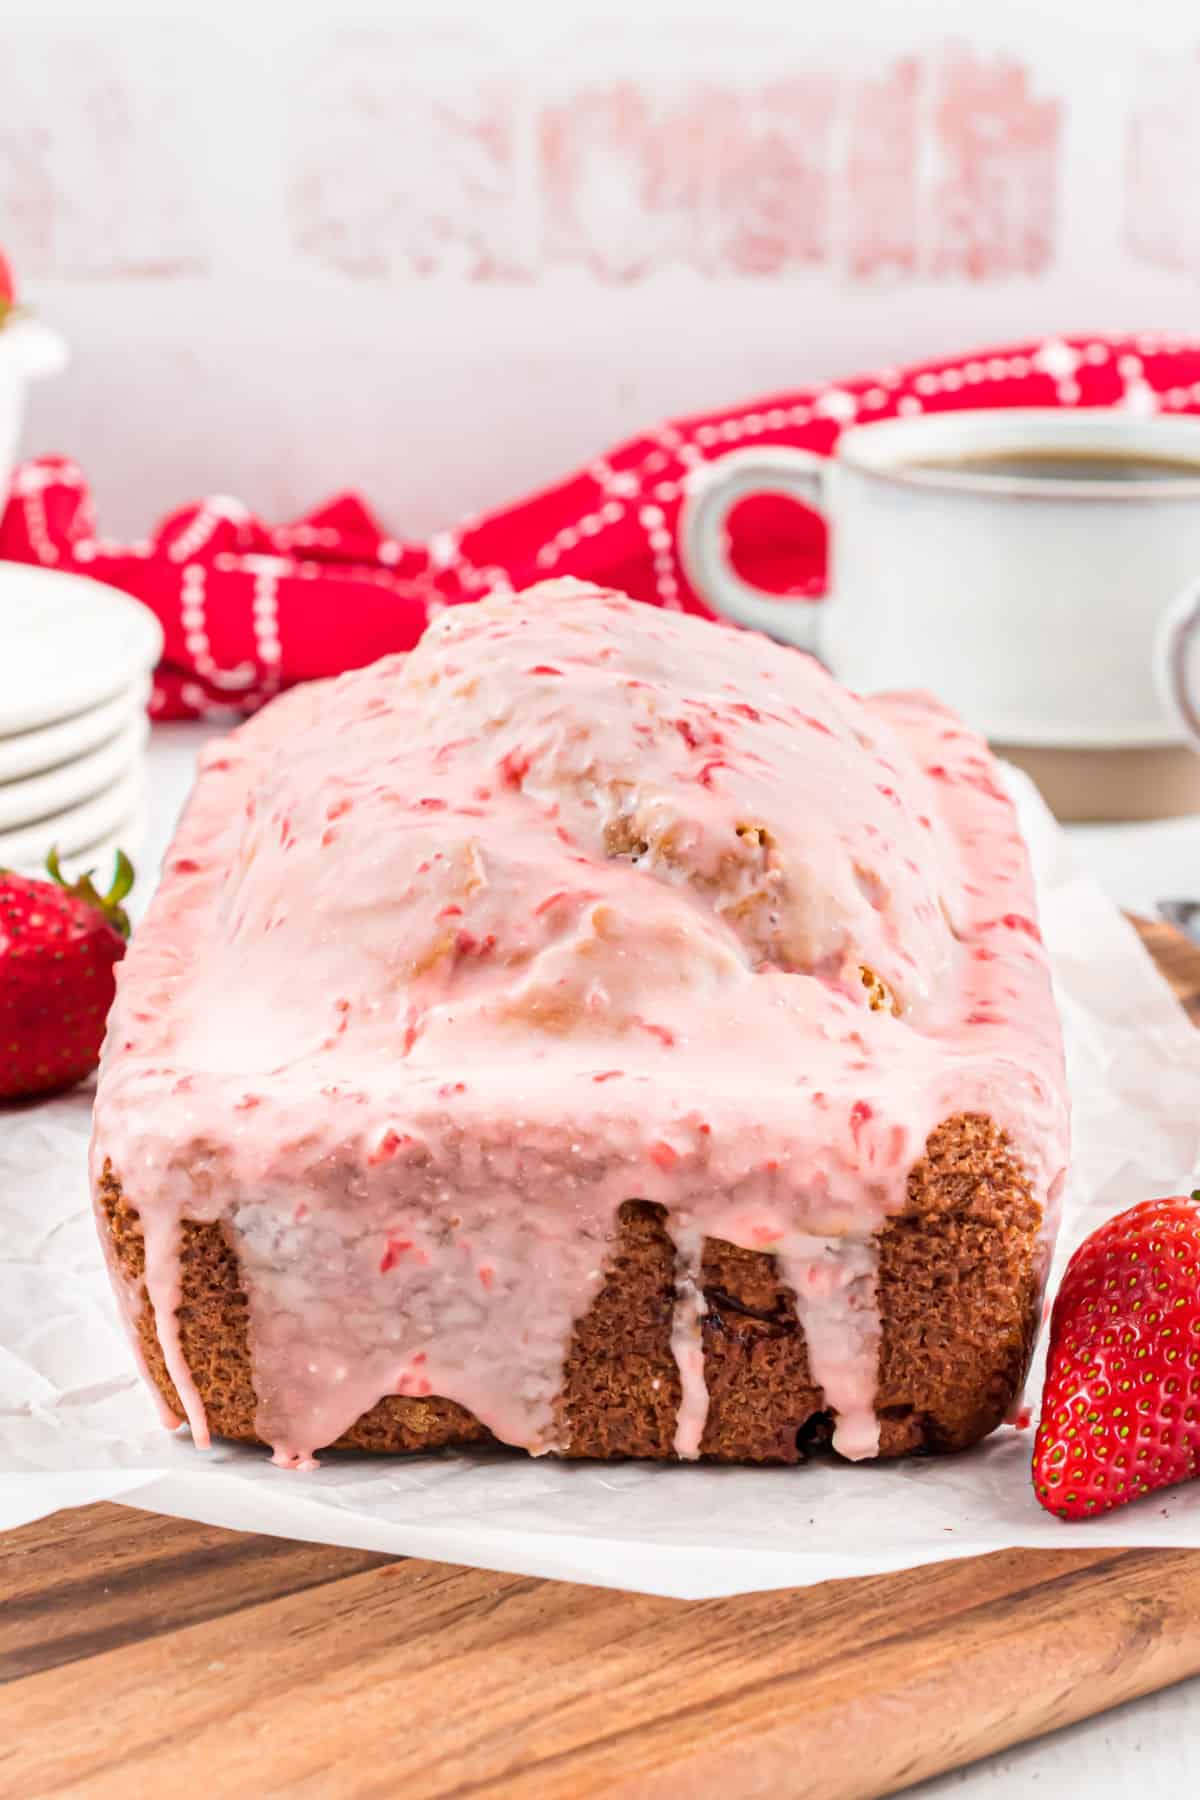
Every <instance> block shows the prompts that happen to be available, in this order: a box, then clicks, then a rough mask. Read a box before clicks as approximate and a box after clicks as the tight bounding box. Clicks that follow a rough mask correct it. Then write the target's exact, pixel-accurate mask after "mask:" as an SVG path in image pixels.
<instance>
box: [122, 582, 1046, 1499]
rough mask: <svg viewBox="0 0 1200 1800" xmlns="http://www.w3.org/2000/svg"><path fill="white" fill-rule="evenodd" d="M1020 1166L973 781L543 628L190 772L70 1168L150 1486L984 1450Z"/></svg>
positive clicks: (1031, 978) (1023, 886)
mask: <svg viewBox="0 0 1200 1800" xmlns="http://www.w3.org/2000/svg"><path fill="white" fill-rule="evenodd" d="M1067 1139H1068V1117H1067V1104H1066V1098H1065V1082H1064V1077H1063V1065H1062V1047H1061V1040H1060V1034H1059V1027H1058V1021H1057V1017H1056V1015H1055V1011H1054V1005H1053V1000H1052V996H1051V989H1050V981H1049V971H1048V964H1047V957H1046V952H1045V948H1044V946H1043V944H1042V942H1041V937H1040V933H1039V930H1038V926H1037V922H1036V911H1035V902H1034V896H1033V884H1032V879H1031V875H1030V870H1029V864H1028V858H1027V855H1026V852H1025V847H1024V845H1023V843H1022V841H1021V838H1020V833H1019V830H1018V827H1017V823H1016V819H1015V814H1014V811H1013V808H1012V805H1011V803H1010V801H1009V799H1008V797H1007V795H1006V794H1005V792H1004V791H1003V788H1002V786H1001V785H1000V782H999V779H998V775H997V771H996V766H995V764H994V762H993V760H992V758H991V756H990V755H989V753H988V751H987V748H986V746H985V745H983V744H982V743H981V742H980V740H979V739H978V738H976V737H975V736H974V735H973V734H972V733H971V732H970V731H968V730H967V729H966V728H965V727H964V726H963V725H962V724H961V722H960V721H959V720H957V719H956V718H954V716H953V715H951V714H950V713H948V712H947V711H946V710H945V709H944V708H942V707H940V706H939V705H938V704H937V703H936V702H934V701H932V700H930V699H928V698H927V697H925V696H921V695H890V696H889V695H884V696H876V697H872V698H871V699H869V700H864V699H861V698H859V697H857V696H854V695H851V694H849V693H847V692H846V691H845V690H843V689H842V688H840V687H839V686H838V684H837V683H836V682H835V681H834V680H833V679H832V678H831V677H830V676H829V675H828V674H827V673H826V672H825V671H824V670H823V669H822V668H821V667H820V666H819V665H818V664H816V663H815V662H814V661H813V660H812V659H811V658H808V657H805V656H802V655H799V654H798V653H796V652H794V651H791V650H788V649H785V648H783V647H782V646H779V645H777V644H773V643H770V642H769V641H767V640H766V639H763V638H761V637H757V636H755V635H754V634H751V633H745V632H738V631H734V630H731V629H727V628H725V627H721V626H716V625H712V624H709V623H707V622H705V621H703V620H700V619H697V618H694V617H690V616H684V615H672V614H666V613H663V612H660V611H658V610H656V609H653V608H649V607H645V606H642V605H638V604H636V603H634V602H632V601H630V600H628V599H626V598H625V597H623V596H621V595H618V594H614V593H611V592H608V591H605V590H599V589H595V588H589V587H587V586H584V585H582V584H578V583H548V584H544V585H543V586H542V587H540V588H536V589H532V590H530V591H529V592H528V593H526V594H522V595H503V596H495V597H493V598H491V599H488V600H486V601H481V602H480V603H478V604H476V605H471V606H469V607H461V608H454V609H451V610H450V611H448V612H447V613H446V614H444V615H443V616H442V617H441V618H439V619H438V620H437V621H435V622H434V624H433V625H431V627H430V629H429V631H428V632H427V633H426V636H425V638H424V639H423V640H422V642H421V644H420V645H419V646H418V647H417V649H416V650H414V651H413V652H412V653H411V654H410V655H408V656H406V657H390V658H384V659H383V660H382V661H381V662H379V663H376V664H374V665H372V666H371V667H370V668H366V669H361V670H356V671H353V672H351V673H350V674H347V675H345V676H342V677H340V678H338V679H337V680H336V681H332V682H323V683H314V684H311V685H310V686H308V687H305V688H302V689H297V690H295V691H293V692H291V693H289V694H287V695H284V696H283V697H281V698H280V699H279V700H278V701H276V702H274V703H273V704H272V705H271V706H270V707H268V708H267V709H265V710H264V712H263V713H261V714H259V715H258V716H257V717H256V718H254V719H252V720H251V721H250V722H249V723H248V724H246V725H245V726H243V727H242V728H241V729H239V730H238V731H236V732H235V733H233V734H232V735H231V736H230V737H228V738H226V739H223V740H221V741H220V742H216V743H214V744H211V745H209V746H207V747H206V749H205V751H204V752H203V754H202V757H201V764H200V770H199V775H198V780H197V785H196V788H195V791H194V793H193V796H192V799H191V801H190V803H189V806H188V809H187V812H186V814H185V817H184V819H183V821H182V822H181V825H180V827H179V830H178V833H177V836H176V839H175V842H174V844H173V846H172V848H171V851H170V853H169V855H168V858H167V861H166V865H165V869H164V874H163V879H162V882H161V885H160V888H159V891H158V893H157V894H156V896H155V899H154V901H153V903H152V905H151V907H150V910H149V913H148V915H147V918H146V920H145V921H144V923H143V925H142V927H141V928H140V929H139V931H138V933H137V934H136V936H135V939H134V942H133V944H132V946H131V948H130V952H129V955H128V956H127V957H126V959H125V961H124V962H123V963H122V965H121V967H120V970H119V974H118V992H117V1000H116V1004H115V1006H114V1008H113V1012H112V1014H111V1016H110V1021H109V1030H108V1036H107V1040H106V1044H105V1049H104V1055H103V1060H102V1065H101V1071H100V1077H99V1084H98V1090H97V1100H96V1108H95V1122H94V1130H93V1140H92V1151H91V1167H92V1183H93V1193H94V1197H95V1201H96V1209H97V1218H98V1224H99V1228H100V1232H101V1235H102V1238H103V1240H104V1243H105V1248H106V1254H107V1257H108V1262H109V1268H110V1271H111V1273H112V1276H113V1279H114V1281H115V1283H116V1285H117V1288H118V1291H119V1293H120V1294H121V1296H122V1298H123V1302H124V1310H125V1313H126V1317H127V1319H128V1320H129V1322H130V1325H131V1329H132V1330H133V1331H134V1333H135V1336H136V1339H137V1349H138V1352H139V1355H140V1357H141V1361H142V1364H143V1367H144V1369H145V1372H146V1373H147V1375H148V1377H149V1379H150V1380H151V1382H152V1383H153V1385H154V1387H155V1389H156V1390H157V1392H158V1393H159V1395H160V1396H161V1398H162V1400H163V1402H164V1403H165V1405H166V1406H167V1407H169V1408H170V1409H171V1410H172V1411H173V1412H174V1413H175V1414H176V1415H180V1416H184V1417H186V1418H187V1419H188V1421H189V1423H190V1424H191V1426H192V1430H193V1434H194V1435H195V1436H196V1438H197V1440H198V1441H200V1442H203V1441H205V1437H206V1434H207V1433H208V1432H210V1431H211V1432H212V1433H213V1434H215V1435H219V1436H224V1437H228V1438H232V1439H240V1440H243V1441H247V1442H261V1443H265V1444H267V1445H268V1446H269V1447H270V1448H271V1450H272V1452H273V1454H274V1456H275V1458H276V1460H277V1461H278V1462H280V1463H282V1464H284V1465H290V1466H294V1467H297V1466H306V1465H308V1464H309V1463H310V1462H311V1459H312V1457H313V1455H314V1453H315V1452H316V1451H318V1450H322V1449H325V1448H328V1447H330V1446H335V1447H338V1448H347V1449H360V1450H374V1451H380V1452H400V1451H418V1450H432V1449H436V1448H439V1447H441V1446H445V1445H450V1444H460V1445H461V1444H470V1443H485V1442H499V1443H502V1444H508V1445H513V1446H517V1447H521V1448H525V1449H527V1450H530V1451H534V1452H541V1451H546V1450H551V1451H555V1452H557V1453H559V1454H563V1455H567V1456H574V1457H596V1458H604V1457H618V1456H646V1457H660V1458H661V1457H671V1456H679V1457H682V1458H685V1459H686V1458H693V1457H699V1458H701V1459H712V1460H716V1461H724V1462H782V1463H788V1462H795V1461H797V1460H801V1459H802V1458H803V1456H804V1454H805V1452H806V1450H807V1449H808V1448H810V1447H811V1446H813V1445H815V1444H817V1443H821V1442H823V1441H825V1440H826V1439H828V1440H829V1441H831V1443H832V1445H833V1448H834V1449H835V1450H836V1451H838V1452H839V1453H840V1454H842V1455H843V1456H846V1457H848V1458H851V1459H855V1460H857V1459H859V1458H864V1457H871V1456H876V1455H879V1456H894V1455H903V1454H907V1453H910V1452H913V1451H919V1450H951V1449H957V1448H961V1447H963V1446H965V1445H967V1444H970V1443H973V1442H975V1441H976V1440H977V1439H978V1438H980V1437H981V1436H983V1435H984V1434H985V1433H986V1432H988V1431H990V1430H991V1429H993V1428H994V1426H995V1425H996V1424H997V1423H998V1422H999V1421H1000V1420H1001V1419H1002V1418H1003V1417H1004V1415H1005V1412H1006V1411H1007V1409H1008V1408H1009V1407H1010V1406H1011V1404H1012V1402H1013V1399H1014V1397H1015V1395H1016V1394H1017V1392H1018V1391H1019V1387H1020V1383H1021V1381H1022V1379H1023V1375H1024V1370H1025V1368H1026V1365H1027V1362H1028V1358H1029V1354H1030V1350H1031V1346H1032V1343H1033V1338H1034V1335H1035V1331H1036V1324H1037V1317H1038V1311H1039V1306H1040V1286H1041V1281H1042V1278H1043V1275H1044V1271H1045V1268H1046V1264H1047V1261H1048V1256H1049V1252H1050V1248H1051V1246H1052V1242H1053V1236H1054V1230H1055V1225H1056V1214H1057V1206H1058V1197H1059V1194H1060V1191H1061V1188H1062V1185H1063V1181H1064V1178H1065V1177H1064V1171H1065V1167H1066V1159H1067Z"/></svg>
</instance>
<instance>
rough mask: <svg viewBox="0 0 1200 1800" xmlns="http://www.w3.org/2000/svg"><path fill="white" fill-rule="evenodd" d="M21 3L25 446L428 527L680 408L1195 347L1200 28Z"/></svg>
mask: <svg viewBox="0 0 1200 1800" xmlns="http://www.w3.org/2000/svg"><path fill="white" fill-rule="evenodd" d="M617 10H618V9H616V8H611V9H610V12H609V16H608V18H607V20H606V19H605V18H604V16H603V15H602V14H601V13H600V11H599V8H598V7H596V6H594V5H593V6H591V7H587V6H572V5H570V4H568V3H567V0H559V3H558V4H556V5H541V4H534V3H533V0H524V3H522V0H507V4H505V5H503V6H502V5H499V4H497V5H492V6H489V7H488V8H487V9H486V10H485V9H484V8H483V7H482V6H481V5H476V6H475V7H470V6H467V5H463V4H461V3H459V4H456V0H447V4H446V5H445V6H443V7H441V8H440V9H434V8H429V9H427V10H426V11H425V12H424V13H423V14H418V13H417V12H416V11H415V10H414V9H412V8H409V7H406V6H399V7H397V6H393V7H391V8H387V9H383V8H378V9H376V11H375V13H374V14H373V15H372V13H371V11H370V9H368V8H361V9H354V10H353V12H352V13H350V14H347V13H346V12H344V11H343V10H342V9H341V8H339V7H338V6H337V5H336V3H335V0H324V4H312V3H311V0H296V3H295V4H293V5H290V6H288V7H286V8H284V7H279V8H276V7H271V8H258V9H255V8H251V7H243V8H240V9H237V10H235V9H233V8H229V7H223V6H221V5H216V6H210V7H208V8H205V9H204V10H203V11H200V9H198V8H193V9H187V10H185V9H182V8H175V7H171V6H165V7H164V6H159V7H157V8H154V9H152V10H151V9H147V11H146V12H145V14H144V15H143V16H141V17H138V16H135V15H133V14H127V15H123V16H121V17H119V18H114V17H113V16H112V15H111V13H109V12H108V10H107V9H106V8H104V7H102V6H100V5H98V4H95V5H87V4H83V5H76V6H75V7H71V8H58V7H56V6H55V5H54V3H53V0H43V4H41V5H40V6H36V7H35V5H34V4H33V0H24V4H23V5H22V4H21V0H15V3H14V4H9V5H7V6H3V5H2V4H0V243H3V244H5V245H6V246H7V248H8V249H9V252H10V254H11V256H12V258H13V260H14V262H15V263H16V265H17V266H18V269H19V271H20V272H21V273H22V274H23V276H24V283H25V287H26V290H27V294H28V297H29V298H30V299H31V300H32V301H33V302H34V303H35V304H36V305H37V307H38V309H39V311H40V312H41V313H43V314H44V316H46V317H47V318H49V319H51V320H52V321H54V322H56V323H58V324H59V325H61V326H62V328H63V329H64V331H65V332H66V334H67V335H68V337H69V338H70V339H71V341H72V344H73V347H74V352H75V361H74V366H73V368H72V370H71V372H70V373H69V374H68V375H67V376H65V377H63V378H61V379H60V380H59V381H58V382H56V383H54V384H52V385H49V386H47V387H46V388H45V389H43V390H41V391H40V392H39V393H38V394H37V396H36V400H35V405H34V409H33V413H32V417H31V420H30V424H29V428H28V431H27V434H26V448H27V449H39V450H40V449H59V450H64V451H68V452H70V453H71V454H73V455H75V456H77V457H78V458H79V459H80V460H81V461H82V462H83V464H84V465H85V467H86V468H87V470H88V472H89V474H90V475H91V477H92V479H93V482H94V485H95V487H96V489H97V492H98V495H99V499H100V503H101V515H102V525H103V527H104V528H105V529H107V530H110V531H114V530H121V531H125V530H130V529H136V528H138V527H141V526H143V525H145V524H146V523H148V522H149V520H150V519H151V518H152V517H153V516H154V515H155V514H156V513H158V512H159V511H161V510H163V509H164V508H166V507H168V506H171V505H173V504H175V503H178V502H180V501H182V500H183V499H185V498H187V497H189V496H191V495H193V494H194V493H196V492H198V491H203V490H212V489H224V490H227V491H234V492H237V493H240V494H241V495H242V496H243V497H245V498H247V499H248V500H249V501H251V503H252V504H254V505H256V506H258V507H261V508H263V509H265V510H266V511H267V512H268V513H271V514H275V515H281V514H287V513H289V512H292V511H295V510H297V509H299V508H301V507H302V506H304V505H307V504H309V503H311V502H314V501H316V500H317V499H319V498H321V497H322V496H323V495H324V494H326V493H327V492H328V491H330V490H331V489H333V488H336V487H339V486H343V485H349V484H357V485H360V486H362V487H363V488H364V489H365V490H366V491H367V493H368V495H369V496H370V497H371V498H372V499H373V500H374V502H375V503H376V504H377V506H378V507H379V508H380V509H381V510H382V511H383V513H384V514H385V516H386V517H387V519H388V520H389V522H390V524H391V525H392V526H393V528H395V529H396V530H398V531H402V532H405V533H424V532H427V531H428V530H430V529H432V528H434V527H435V526H437V525H438V524H441V523H445V522H447V521H449V520H450V519H452V518H454V517H456V516H458V515H459V514H461V513H462V512H464V511H466V510H471V509H474V508H478V507H481V506H486V505H489V504H492V503H495V502H498V501H501V500H503V499H505V498H506V497H509V496H513V495H516V494H517V493H519V492H521V491H523V490H524V489H526V488H528V487H529V486H531V485H533V484H535V483H537V482H540V481H542V480H545V479H548V478H550V477H552V476H554V475H556V474H557V473H559V472H561V471H564V470H565V469H567V468H569V467H570V466H571V464H572V463H574V462H575V461H577V460H580V459H583V458H585V457H587V456H588V455H589V454H590V453H592V452H594V451H595V450H597V449H598V448H600V447H602V446H603V445H604V444H605V443H607V442H609V441H610V440H613V439H616V438H620V437H621V436H623V435H625V434H627V433H629V432H631V431H633V430H635V429H637V428H638V427H639V426H640V425H642V424H645V423H649V422H651V421H652V420H653V419H655V418H656V417H658V416H660V415H662V414H664V413H671V412H678V411H687V410H699V409H702V408H705V407H707V406H709V405H712V404H720V403H722V402H724V401H734V400H736V399H737V398H739V397H740V396H743V395H746V394H750V393H754V392H757V391H760V390H768V389H770V388H772V387H776V386H787V385H791V384H796V383H798V382H801V381H804V380H806V379H808V378H810V377H818V376H823V375H838V374H849V373H852V372H853V371H854V370H855V369H856V368H859V367H862V366H870V365H873V364H877V363H879V362H891V361H896V360H901V359H907V358H912V357H920V356H925V355H930V354H938V353H940V352H942V351H945V352H947V353H950V352H953V351H955V350H958V349H961V348H964V347H968V346H971V345H975V344H981V343H986V342H988V341H995V340H1003V339H1006V338H1013V337H1020V336H1023V335H1033V334H1037V333H1042V332H1047V331H1051V330H1058V331H1062V330H1072V329H1077V330H1085V331H1087V330H1098V329H1099V330H1103V329H1124V328H1129V329H1138V328H1151V327H1157V328H1171V329H1177V330H1190V329H1197V330H1200V198H1198V196H1200V10H1198V9H1197V7H1196V5H1195V0H1139V4H1137V5H1136V6H1128V5H1120V6H1118V4H1117V0H1056V3H1055V4H1051V3H1050V0H1039V3H1038V4H1034V3H1033V0H1005V4H1004V5H1003V6H996V5H994V4H992V3H991V0H905V3H904V4H899V3H898V0H839V4H838V5H836V6H830V5H827V4H823V5H821V6H820V7H818V6H816V5H811V4H807V3H806V0H738V3H736V4H735V0H726V3H725V4H724V5H723V6H720V7H709V8H707V9H705V8H697V7H694V6H689V5H686V4H683V3H682V0H679V3H675V0H639V4H637V5H636V7H630V8H628V9H627V10H628V14H629V17H628V18H627V19H626V20H625V21H622V20H621V19H619V18H615V17H614V16H613V14H614V13H615V12H616V11H617Z"/></svg>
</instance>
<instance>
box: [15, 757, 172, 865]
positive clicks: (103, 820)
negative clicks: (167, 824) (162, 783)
mask: <svg viewBox="0 0 1200 1800" xmlns="http://www.w3.org/2000/svg"><path fill="white" fill-rule="evenodd" d="M145 798H146V780H145V773H144V771H143V768H142V764H141V759H140V757H139V758H138V760H137V761H136V762H135V763H134V764H132V765H131V766H130V767H129V768H128V769H127V770H126V771H125V772H124V774H122V775H121V776H120V778H119V779H118V780H117V781H115V782H114V783H113V784H112V786H111V787H109V788H107V789H106V790H105V792H104V793H102V794H97V795H94V796H93V797H92V798H91V799H90V800H85V801H83V803H82V804H81V805H78V806H69V807H66V808H65V809H64V810H63V811H62V812H57V813H53V814H51V815H50V816H49V817H48V818H45V819H39V820H38V821H37V823H36V824H35V825H19V826H17V828H16V829H15V830H13V831H0V865H3V867H4V868H7V869H25V870H29V869H32V870H34V871H35V872H36V871H37V870H38V869H40V868H41V867H42V866H43V864H44V863H45V860H46V856H47V854H48V852H49V851H51V850H55V849H57V851H58V853H59V855H60V856H62V857H64V858H66V857H77V856H78V855H79V853H80V851H81V850H87V849H88V848H89V847H90V846H91V845H95V844H101V843H105V842H107V841H108V840H109V839H110V838H112V837H114V836H115V834H116V832H117V829H118V828H119V826H120V825H121V824H122V823H123V822H124V821H125V820H127V819H129V818H136V817H137V815H138V814H139V813H140V812H141V810H142V808H143V806H144V805H145Z"/></svg>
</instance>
